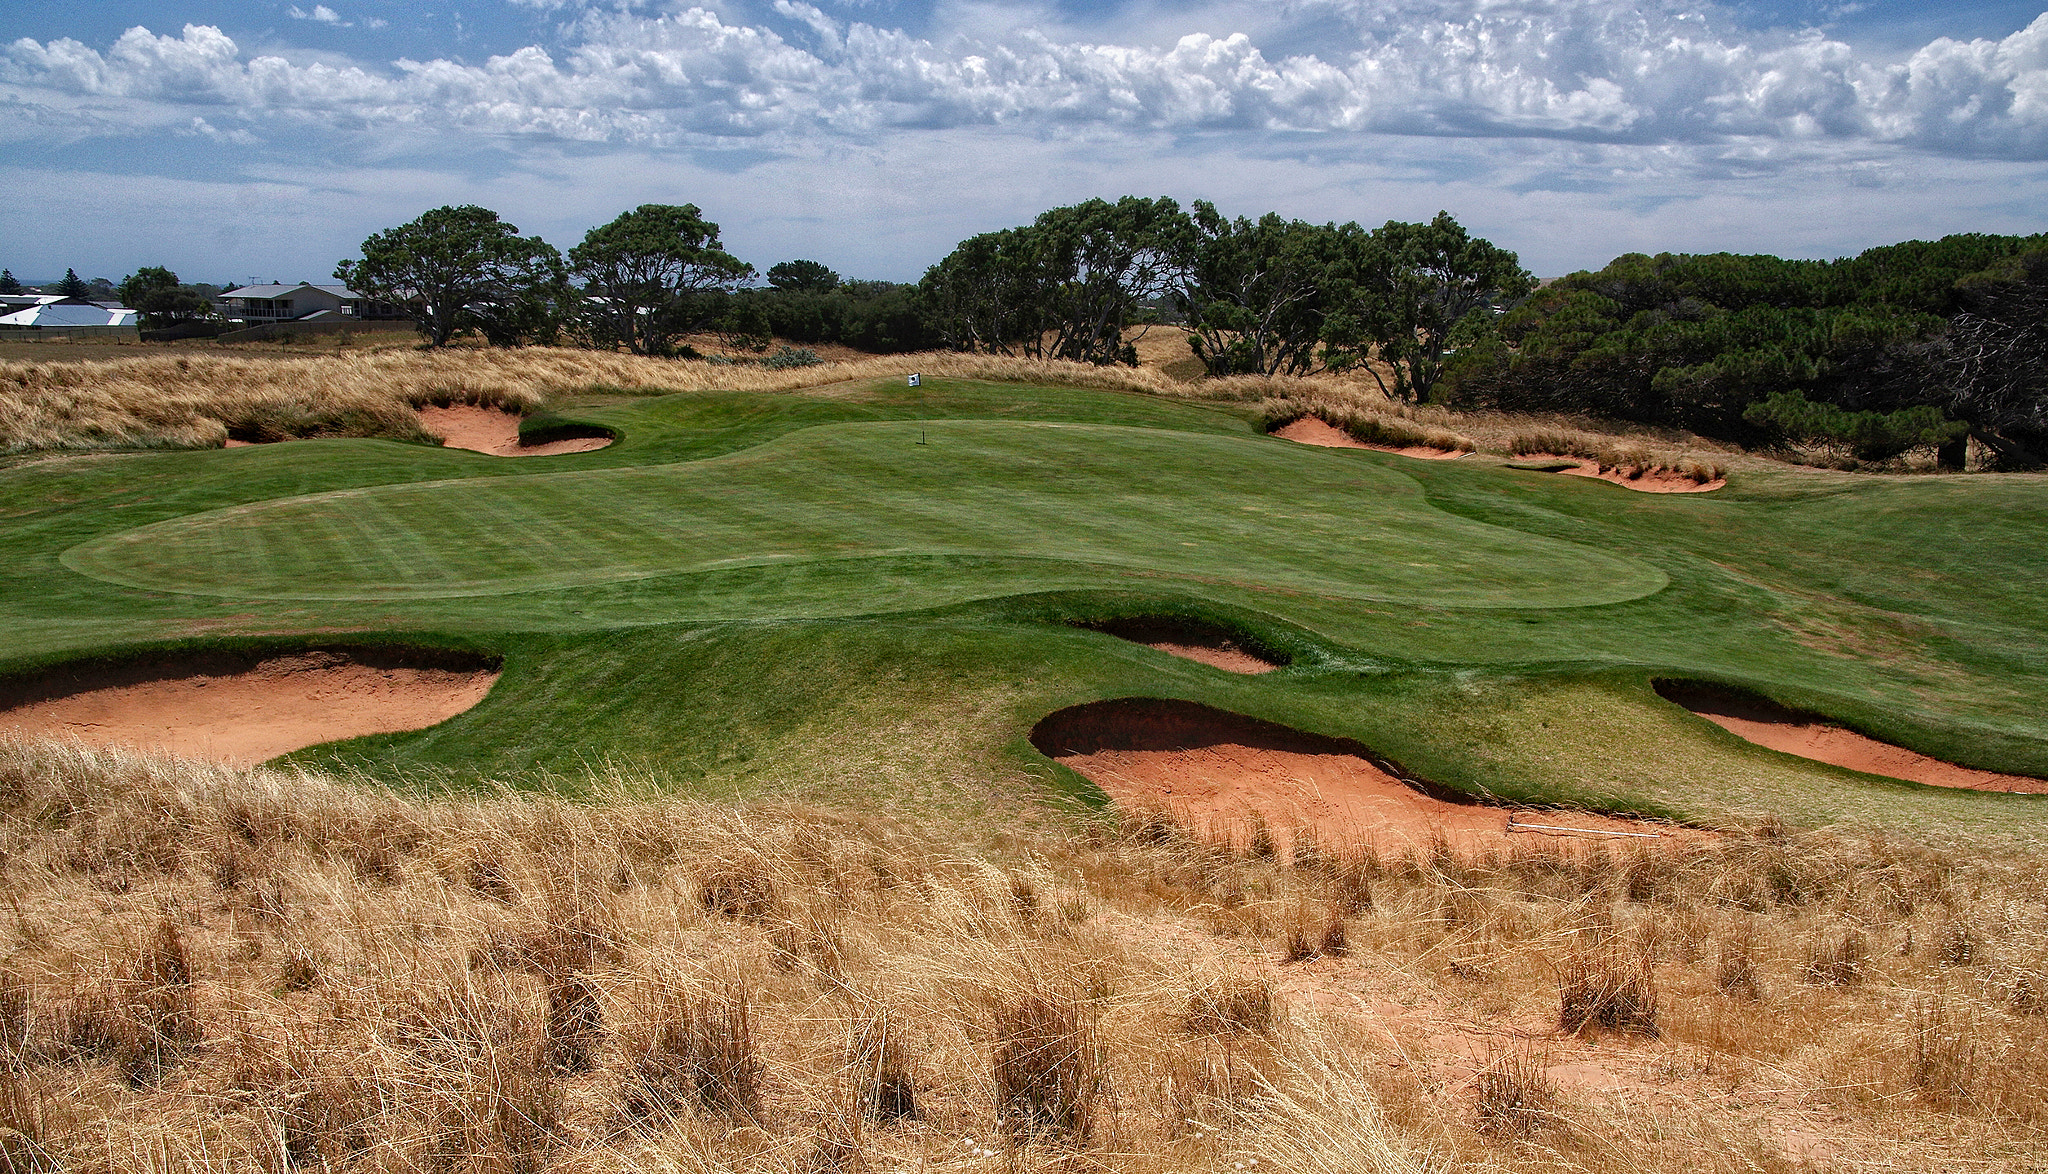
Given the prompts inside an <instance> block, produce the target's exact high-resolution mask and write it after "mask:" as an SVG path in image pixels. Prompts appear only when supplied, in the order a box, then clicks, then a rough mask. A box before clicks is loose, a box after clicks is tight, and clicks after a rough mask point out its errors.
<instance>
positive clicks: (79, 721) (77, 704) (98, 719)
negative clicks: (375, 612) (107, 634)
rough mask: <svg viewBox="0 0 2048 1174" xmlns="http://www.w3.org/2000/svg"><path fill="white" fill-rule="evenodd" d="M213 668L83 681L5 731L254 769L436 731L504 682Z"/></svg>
mask: <svg viewBox="0 0 2048 1174" xmlns="http://www.w3.org/2000/svg"><path fill="white" fill-rule="evenodd" d="M209 667H210V668H211V669H212V671H199V672H186V673H176V672H174V671H168V672H166V673H165V674H164V675H160V676H158V675H154V674H152V673H150V672H132V671H122V672H112V673H106V674H88V675H85V676H81V677H80V678H79V679H78V683H79V684H82V685H83V686H85V687H84V688H82V689H79V690H77V691H73V692H68V693H65V694H63V695H61V696H49V697H43V698H40V699H34V700H29V701H27V702H26V703H25V704H20V705H16V706H15V707H13V708H11V709H6V710H0V728H4V729H12V730H15V731H19V732H21V733H26V734H31V735H36V736H42V737H73V738H77V739H79V740H81V741H84V742H88V743H91V744H93V745H96V746H128V747H134V748H139V749H145V750H161V751H167V752H169V753H172V754H178V755H183V756H186V757H190V758H203V759H210V760H212V761H216V762H224V763H229V764H232V765H236V766H253V765H255V764H256V763H259V762H263V761H265V760H267V759H271V758H275V757H277V756H278V755H280V754H285V753H289V752H290V751H293V750H300V749H303V748H305V747H307V746H315V745H318V744H320V743H322V742H332V741H336V740H338V739H341V738H357V737H362V736H363V735H365V734H390V733H398V732H400V731H404V730H418V729H424V728H425V727H427V726H432V725H438V724H439V723H441V722H444V721H446V720H448V719H449V718H451V717H454V716H455V715H456V714H459V713H462V712H463V711H465V710H467V709H469V708H471V707H472V706H474V705H476V704H477V703H478V702H479V701H482V700H483V699H484V695H485V694H486V693H489V692H490V690H491V685H492V684H493V683H494V682H496V681H497V679H498V674H497V673H496V672H493V671H487V670H460V669H444V668H425V667H412V666H407V665H403V664H392V663H364V662H362V661H360V660H357V659H354V658H352V657H350V656H348V655H345V654H341V653H333V652H311V653H305V654H302V655H297V656H279V657H272V658H270V659H267V660H263V661H260V662H258V663H256V664H254V665H253V666H250V667H242V666H209ZM137 678H141V679H137ZM102 682H103V683H102ZM95 686H97V687H95Z"/></svg>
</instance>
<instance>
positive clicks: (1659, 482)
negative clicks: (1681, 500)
mask: <svg viewBox="0 0 2048 1174" xmlns="http://www.w3.org/2000/svg"><path fill="white" fill-rule="evenodd" d="M1515 459H1516V460H1518V461H1571V462H1573V463H1574V464H1575V465H1576V466H1577V467H1576V468H1571V469H1559V470H1558V472H1560V473H1563V474H1564V475H1565V476H1567V477H1595V478H1598V479H1599V480H1602V481H1609V482H1612V483H1614V484H1616V485H1619V486H1621V487H1622V488H1624V489H1634V490H1636V491H1638V492H1641V493H1707V492H1710V491H1712V490H1716V489H1719V488H1721V487H1722V486H1723V485H1726V484H1728V479H1727V478H1726V477H1716V478H1715V479H1714V480H1712V481H1708V482H1705V483H1702V482H1698V481H1695V480H1693V479H1692V478H1690V477H1687V476H1684V475H1682V474H1679V473H1675V472H1673V471H1671V470H1670V469H1655V470H1652V471H1651V472H1648V473H1644V474H1643V475H1642V476H1640V477H1631V476H1629V475H1628V474H1626V473H1623V472H1621V471H1620V470H1618V469H1609V470H1607V471H1606V472H1604V473H1603V472H1601V471H1600V462H1599V461H1595V460H1588V459H1587V458H1585V457H1573V456H1560V455H1558V454H1556V453H1547V452H1538V453H1530V454H1528V455H1527V456H1519V457H1516V458H1515Z"/></svg>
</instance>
